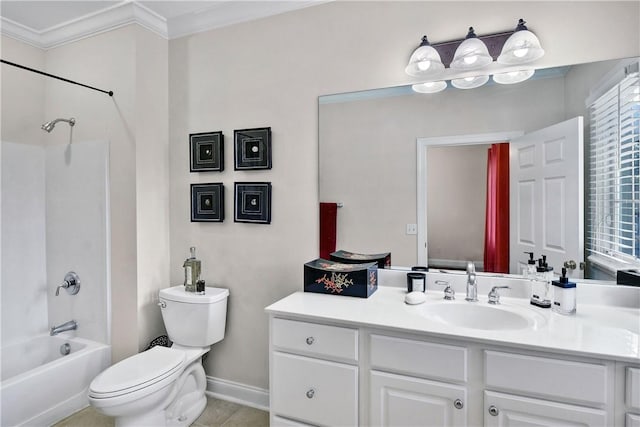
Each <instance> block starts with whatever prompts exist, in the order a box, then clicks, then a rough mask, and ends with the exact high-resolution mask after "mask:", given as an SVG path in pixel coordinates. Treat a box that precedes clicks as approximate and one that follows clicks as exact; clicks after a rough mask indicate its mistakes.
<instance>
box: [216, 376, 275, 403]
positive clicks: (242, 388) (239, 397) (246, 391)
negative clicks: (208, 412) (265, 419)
mask: <svg viewBox="0 0 640 427" xmlns="http://www.w3.org/2000/svg"><path fill="white" fill-rule="evenodd" d="M206 394H207V395H208V396H211V397H215V398H217V399H222V400H227V401H229V402H234V403H240V404H242V405H245V406H250V407H252V408H257V409H262V410H264V411H268V410H269V390H265V389H263V388H258V387H254V386H251V385H246V384H240V383H236V382H233V381H229V380H223V379H221V378H215V377H210V376H207V391H206Z"/></svg>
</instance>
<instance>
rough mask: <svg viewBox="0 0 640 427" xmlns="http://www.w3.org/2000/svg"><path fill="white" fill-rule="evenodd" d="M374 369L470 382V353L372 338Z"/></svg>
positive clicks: (459, 348)
mask: <svg viewBox="0 0 640 427" xmlns="http://www.w3.org/2000/svg"><path fill="white" fill-rule="evenodd" d="M371 367H372V368H374V369H380V370H390V371H394V372H398V373H403V374H409V375H418V376H422V377H428V378H434V379H443V380H448V381H457V382H466V381H467V349H466V348H464V347H457V346H452V345H444V344H434V343H429V342H423V341H414V340H408V339H403V338H394V337H387V336H382V335H371Z"/></svg>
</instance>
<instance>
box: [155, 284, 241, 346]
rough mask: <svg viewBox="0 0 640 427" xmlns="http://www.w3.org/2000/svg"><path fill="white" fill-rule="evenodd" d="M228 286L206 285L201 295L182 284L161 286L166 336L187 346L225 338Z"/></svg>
mask: <svg viewBox="0 0 640 427" xmlns="http://www.w3.org/2000/svg"><path fill="white" fill-rule="evenodd" d="M228 296H229V290H228V289H224V288H212V287H207V288H205V294H204V295H198V294H196V293H194V292H186V291H185V287H184V286H174V287H172V288H166V289H162V290H160V307H161V310H162V320H163V321H164V326H165V328H166V329H167V334H168V335H169V339H170V340H171V341H173V342H174V343H176V344H180V345H183V346H189V347H206V346H210V345H212V344H215V343H217V342H218V341H220V340H222V339H223V338H224V331H225V326H226V323H227V297H228Z"/></svg>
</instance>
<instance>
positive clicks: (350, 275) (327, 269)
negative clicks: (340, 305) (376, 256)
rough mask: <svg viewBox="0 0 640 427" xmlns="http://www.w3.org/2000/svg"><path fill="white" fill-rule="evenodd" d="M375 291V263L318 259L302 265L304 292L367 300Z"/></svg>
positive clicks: (376, 268) (376, 283)
mask: <svg viewBox="0 0 640 427" xmlns="http://www.w3.org/2000/svg"><path fill="white" fill-rule="evenodd" d="M376 289H378V267H377V265H376V263H373V262H371V263H366V264H344V263H340V262H335V261H329V260H326V259H322V258H318V259H316V260H313V261H309V262H308V263H306V264H305V265H304V291H305V292H316V293H320V294H335V295H347V296H351V297H360V298H368V297H369V296H370V295H371V294H373V293H374V292H375V291H376Z"/></svg>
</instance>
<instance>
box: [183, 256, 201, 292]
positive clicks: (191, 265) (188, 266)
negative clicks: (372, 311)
mask: <svg viewBox="0 0 640 427" xmlns="http://www.w3.org/2000/svg"><path fill="white" fill-rule="evenodd" d="M189 250H190V251H191V256H190V257H189V258H187V259H186V260H185V261H184V264H182V266H183V267H184V287H185V291H187V292H195V291H196V283H197V282H198V280H200V266H201V264H200V260H199V259H196V248H195V246H192V247H191V248H189Z"/></svg>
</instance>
